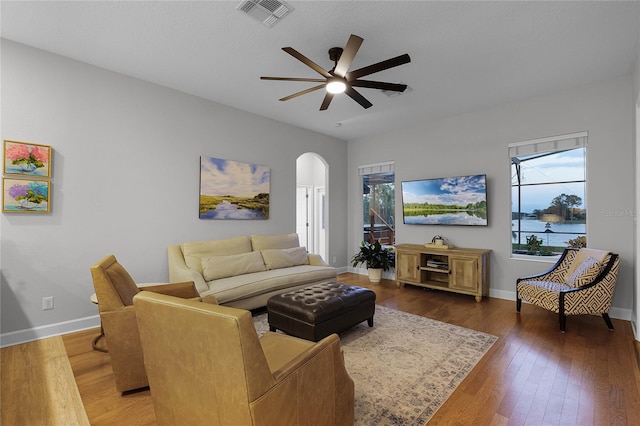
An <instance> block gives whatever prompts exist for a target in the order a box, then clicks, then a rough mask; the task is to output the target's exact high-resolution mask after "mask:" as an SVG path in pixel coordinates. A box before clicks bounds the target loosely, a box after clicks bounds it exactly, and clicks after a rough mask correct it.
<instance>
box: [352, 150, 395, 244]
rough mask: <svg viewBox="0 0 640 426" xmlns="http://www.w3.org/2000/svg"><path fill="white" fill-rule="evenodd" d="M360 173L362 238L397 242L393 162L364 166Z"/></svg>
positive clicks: (359, 170)
mask: <svg viewBox="0 0 640 426" xmlns="http://www.w3.org/2000/svg"><path fill="white" fill-rule="evenodd" d="M358 173H359V174H360V176H362V240H363V241H369V242H373V241H375V240H381V243H382V244H394V242H395V218H394V210H395V199H396V192H395V171H394V163H393V162H389V163H380V164H372V165H368V166H361V167H359V168H358Z"/></svg>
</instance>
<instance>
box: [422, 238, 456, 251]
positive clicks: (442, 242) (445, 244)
mask: <svg viewBox="0 0 640 426" xmlns="http://www.w3.org/2000/svg"><path fill="white" fill-rule="evenodd" d="M424 246H425V247H426V248H436V249H442V250H446V249H450V248H454V247H455V246H454V245H453V244H451V243H450V242H449V240H447V239H446V238H445V237H443V236H442V235H436V236H435V237H433V238H432V239H431V242H430V243H426V244H425V245H424Z"/></svg>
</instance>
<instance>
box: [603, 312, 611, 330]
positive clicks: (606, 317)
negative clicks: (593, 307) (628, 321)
mask: <svg viewBox="0 0 640 426" xmlns="http://www.w3.org/2000/svg"><path fill="white" fill-rule="evenodd" d="M602 319H604V322H606V323H607V327H609V331H613V323H612V322H611V318H609V314H608V313H606V312H605V313H604V314H602Z"/></svg>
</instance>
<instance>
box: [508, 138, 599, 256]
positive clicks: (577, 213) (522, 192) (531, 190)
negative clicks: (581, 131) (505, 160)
mask: <svg viewBox="0 0 640 426" xmlns="http://www.w3.org/2000/svg"><path fill="white" fill-rule="evenodd" d="M585 165H586V147H580V148H575V149H568V150H563V151H554V152H543V153H535V154H529V155H523V156H512V157H511V188H512V191H511V205H512V209H511V211H512V214H511V240H512V241H511V242H512V252H513V253H515V254H529V255H542V256H545V255H547V256H552V255H557V254H559V253H561V252H562V251H563V250H564V248H566V247H586V244H587V204H586V198H585V192H586V170H585Z"/></svg>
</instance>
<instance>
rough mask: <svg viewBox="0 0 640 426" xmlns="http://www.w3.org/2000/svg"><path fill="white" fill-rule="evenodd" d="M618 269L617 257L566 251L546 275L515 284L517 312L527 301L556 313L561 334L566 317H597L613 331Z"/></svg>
mask: <svg viewBox="0 0 640 426" xmlns="http://www.w3.org/2000/svg"><path fill="white" fill-rule="evenodd" d="M619 266H620V258H619V257H618V255H617V254H614V253H610V252H608V251H603V250H594V249H588V248H582V249H574V248H567V249H565V250H564V252H563V253H562V255H561V256H560V259H558V261H557V262H556V264H555V265H554V266H553V267H551V268H550V269H549V270H547V271H546V272H543V273H541V274H539V275H533V276H528V277H521V278H518V279H517V280H516V311H517V312H520V310H521V307H522V300H526V301H527V302H530V303H532V304H534V305H537V306H540V307H542V308H544V309H548V310H550V311H553V312H556V313H557V314H558V318H559V321H560V331H562V332H564V331H565V330H566V323H567V315H584V314H599V315H602V318H603V319H604V321H605V323H606V324H607V327H609V330H612V331H613V323H612V322H611V319H610V318H609V309H610V308H611V302H612V300H613V292H614V290H615V286H616V280H617V277H618V268H619Z"/></svg>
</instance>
